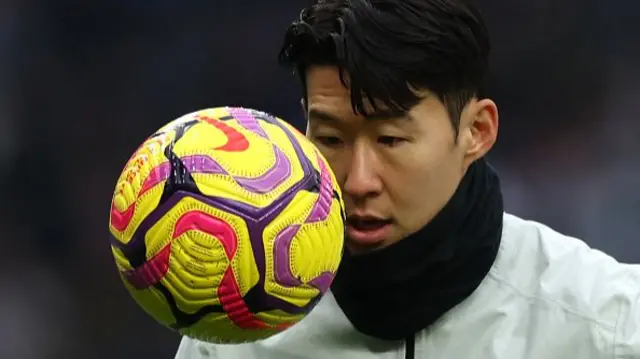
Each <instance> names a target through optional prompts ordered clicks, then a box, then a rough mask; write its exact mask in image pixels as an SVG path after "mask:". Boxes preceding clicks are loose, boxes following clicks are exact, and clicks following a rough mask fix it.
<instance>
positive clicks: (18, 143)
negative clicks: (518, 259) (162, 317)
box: [0, 0, 640, 359]
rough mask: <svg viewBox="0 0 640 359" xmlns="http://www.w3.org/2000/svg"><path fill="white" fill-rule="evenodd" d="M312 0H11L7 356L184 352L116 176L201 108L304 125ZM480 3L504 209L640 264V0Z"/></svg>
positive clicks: (4, 20)
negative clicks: (113, 206) (305, 29)
mask: <svg viewBox="0 0 640 359" xmlns="http://www.w3.org/2000/svg"><path fill="white" fill-rule="evenodd" d="M222 4H224V7H223V5H222ZM306 4H307V2H306V1H304V2H303V1H299V2H297V1H291V0H289V1H281V0H274V1H257V0H254V1H249V0H238V1H233V2H229V1H208V2H189V1H175V0H174V1H171V0H154V1H137V0H111V1H97V0H96V1H71V0H58V1H55V2H53V1H40V0H0V185H1V187H0V188H1V192H0V244H1V247H0V248H1V250H2V252H3V253H5V255H4V257H3V259H2V261H0V318H1V319H0V358H2V359H14V358H16V359H18V358H19V359H50V358H51V359H59V358H60V359H62V358H64V359H75V358H92V359H103V358H104V359H113V358H118V359H140V358H158V359H162V358H173V355H174V353H175V350H176V346H177V343H178V340H179V338H178V336H177V335H175V334H174V333H172V332H170V331H169V330H167V329H164V328H162V327H160V326H159V325H158V324H156V323H155V322H153V320H151V319H150V318H149V317H147V316H146V315H145V314H144V313H143V312H142V311H141V310H140V309H139V308H138V307H137V306H136V305H135V304H134V302H133V300H131V299H130V297H129V296H128V294H127V293H126V292H125V290H124V288H123V286H122V284H121V283H120V280H119V278H118V276H117V274H116V271H115V269H114V268H115V267H114V264H113V262H112V258H111V253H110V249H109V241H108V232H107V223H108V222H107V221H108V209H109V204H110V200H111V195H112V190H113V186H114V185H115V181H116V179H117V176H118V174H119V173H120V170H121V169H122V166H123V165H124V163H125V161H126V160H127V159H128V157H129V156H130V155H131V153H132V152H133V151H134V149H135V148H136V147H137V146H138V144H139V143H141V141H142V140H143V139H144V138H146V136H148V135H149V134H150V133H152V132H153V131H155V130H156V129H157V128H158V127H160V126H161V125H162V124H164V123H165V122H168V121H169V120H172V119H173V118H175V117H177V116H179V115H182V114H184V113H187V112H191V111H194V110H196V109H200V108H204V107H210V106H219V105H243V106H246V107H255V108H258V109H261V110H266V111H268V112H272V113H274V114H277V115H279V116H280V117H283V118H285V119H288V120H289V121H290V122H292V123H293V124H295V125H296V126H297V127H299V128H302V127H303V126H304V123H303V117H302V113H301V110H300V107H299V88H298V83H297V82H296V78H295V77H293V76H291V74H290V73H288V72H286V71H285V70H283V69H280V68H278V66H277V64H276V55H277V52H278V50H279V46H280V44H281V37H282V35H283V32H284V29H285V27H286V26H287V24H288V23H289V22H290V21H291V20H293V19H294V18H295V17H296V16H297V15H298V13H299V11H300V8H301V7H302V6H305V5H306ZM478 6H479V7H480V8H481V9H482V11H483V12H484V14H485V17H486V20H487V22H488V24H489V27H490V30H491V32H492V36H493V42H494V49H495V50H494V55H493V60H492V67H493V75H492V81H491V87H490V88H491V94H492V97H494V98H495V100H496V101H497V103H498V105H499V107H500V110H501V127H500V131H501V134H500V140H499V143H498V145H497V148H496V149H495V150H494V151H493V152H492V154H491V157H490V158H491V160H492V163H493V164H494V165H495V166H496V167H497V169H498V170H499V172H500V173H501V174H502V179H503V184H504V192H505V196H506V203H507V210H509V211H510V212H513V213H515V214H518V215H521V216H524V217H527V218H531V219H535V220H539V221H543V222H545V223H547V224H549V225H550V226H552V227H555V228H556V229H558V230H560V231H562V232H565V233H567V234H570V235H573V236H577V237H580V238H584V239H585V240H586V241H587V242H589V243H590V244H591V245H592V246H594V247H597V248H599V249H602V250H604V251H606V252H608V253H610V254H612V255H613V256H615V257H616V258H618V259H619V260H621V261H627V262H640V241H639V239H638V232H639V230H640V224H639V222H637V220H638V219H639V218H640V190H638V184H639V183H640V158H638V154H639V153H640V141H639V139H640V121H639V116H640V101H637V96H638V94H640V39H639V37H640V25H639V24H640V15H639V14H640V2H637V1H622V0H608V1H604V0H553V1H552V0H536V1H524V0H515V1H488V0H483V1H478Z"/></svg>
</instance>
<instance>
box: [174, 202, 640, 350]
mask: <svg viewBox="0 0 640 359" xmlns="http://www.w3.org/2000/svg"><path fill="white" fill-rule="evenodd" d="M371 315H375V313H371ZM409 351H410V352H409V353H407V350H406V345H405V343H404V342H386V341H381V340H378V339H374V338H371V337H367V336H365V335H364V334H361V333H359V332H357V331H356V330H355V329H354V328H353V326H352V325H351V324H350V323H349V321H348V320H347V318H346V317H345V316H344V314H343V313H342V311H341V310H340V308H339V307H338V305H337V304H336V302H335V300H334V298H333V296H332V295H331V294H327V295H326V296H325V297H324V298H323V299H322V300H321V301H320V303H319V304H318V306H317V307H316V308H315V309H314V310H313V311H312V312H311V313H310V314H309V315H308V316H307V317H306V318H305V319H303V320H302V321H301V322H300V323H298V324H297V325H295V326H294V327H292V328H290V329H288V330H286V331H285V332H283V333H280V334H278V335H276V336H274V337H271V338H269V339H267V340H264V341H260V342H256V343H248V344H241V345H212V344H207V343H203V342H199V341H196V340H193V339H190V338H186V337H185V338H183V340H182V343H181V344H180V347H179V349H178V353H177V355H176V359H205V358H217V359H316V358H317V359H403V358H415V359H605V358H606V359H623V358H624V359H631V358H640V266H639V265H628V264H621V263H618V262H617V261H616V260H614V259H613V258H611V257H609V256H608V255H606V254H604V253H602V252H600V251H598V250H594V249H591V248H589V247H588V246H587V245H586V244H585V243H583V242H582V241H580V240H578V239H575V238H572V237H567V236H564V235H562V234H559V233H557V232H555V231H553V230H552V229H550V228H548V227H546V226H544V225H542V224H539V223H536V222H532V221H525V220H522V219H520V218H517V217H515V216H512V215H509V214H505V215H504V226H503V234H502V244H501V248H500V251H499V253H498V257H497V259H496V261H495V263H494V265H493V267H492V269H491V271H490V272H489V274H488V276H487V277H486V278H485V280H484V281H483V282H482V284H481V285H480V287H478V289H477V290H476V291H475V292H474V294H473V295H471V296H470V297H469V298H467V299H466V300H465V301H464V302H462V303H461V304H460V305H458V306H457V307H455V308H453V309H452V310H450V311H449V312H448V313H447V314H445V315H444V316H443V317H442V318H441V319H440V320H439V321H437V322H436V323H435V324H434V325H432V326H430V327H429V328H427V329H425V330H423V331H422V332H420V333H418V334H417V336H416V340H415V350H409ZM411 352H413V353H411ZM412 354H413V356H412Z"/></svg>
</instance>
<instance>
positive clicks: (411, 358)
mask: <svg viewBox="0 0 640 359" xmlns="http://www.w3.org/2000/svg"><path fill="white" fill-rule="evenodd" d="M404 344H405V345H404V358H405V359H415V358H416V337H415V335H411V336H409V337H407V339H405V341H404Z"/></svg>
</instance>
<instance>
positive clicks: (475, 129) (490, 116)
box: [465, 99, 499, 165]
mask: <svg viewBox="0 0 640 359" xmlns="http://www.w3.org/2000/svg"><path fill="white" fill-rule="evenodd" d="M467 110H468V112H467V114H466V115H467V116H469V117H468V119H467V121H465V122H466V127H467V130H468V132H467V133H468V134H469V136H468V138H467V139H468V141H466V146H465V147H466V149H465V165H470V164H471V163H472V162H474V161H475V160H477V159H479V158H481V157H483V156H484V155H486V154H487V152H489V150H491V148H492V147H493V145H494V144H495V143H496V139H497V138H498V124H499V119H498V106H496V104H495V102H493V101H492V100H490V99H482V100H478V101H476V102H474V103H472V104H471V105H470V106H469V108H468V109H467Z"/></svg>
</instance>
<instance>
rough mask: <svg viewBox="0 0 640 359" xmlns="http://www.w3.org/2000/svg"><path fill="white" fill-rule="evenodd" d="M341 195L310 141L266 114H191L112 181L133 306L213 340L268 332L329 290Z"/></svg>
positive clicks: (112, 225)
mask: <svg viewBox="0 0 640 359" xmlns="http://www.w3.org/2000/svg"><path fill="white" fill-rule="evenodd" d="M344 221H345V215H344V204H343V202H342V199H341V192H340V189H339V187H338V185H337V183H336V179H335V177H334V175H333V173H332V172H331V170H330V168H329V166H328V164H327V162H326V160H325V159H324V158H323V157H322V155H321V154H320V153H319V151H318V150H317V149H316V148H315V146H314V145H313V144H312V143H311V142H309V141H308V140H307V139H306V138H305V137H304V136H303V135H302V134H301V133H299V132H298V131H297V130H296V129H294V128H293V127H292V126H290V125H289V124H287V123H286V122H284V121H282V120H280V119H278V118H276V117H274V116H271V115H269V114H266V113H264V112H260V111H256V110H251V109H243V108H232V107H221V108H213V109H206V110H202V111H198V112H194V113H191V114H188V115H185V116H183V117H180V118H178V119H177V120H175V121H173V122H171V123H169V124H168V125H166V126H164V127H163V128H161V129H160V130H159V131H158V132H156V133H154V134H153V135H152V136H151V137H149V138H148V139H147V140H146V141H145V142H144V143H143V144H142V145H141V146H140V148H138V150H137V151H136V152H135V153H134V155H133V156H132V157H131V159H130V160H129V161H128V162H127V164H126V165H125V167H124V170H123V171H122V174H121V175H120V177H119V179H118V182H117V184H116V188H115V192H114V195H113V199H112V203H111V212H110V221H109V230H110V232H111V234H112V241H111V249H112V252H113V256H114V258H115V262H116V266H117V269H118V272H119V274H120V276H121V278H122V280H123V282H124V285H125V286H126V288H127V289H128V290H129V292H130V293H131V295H132V296H133V298H134V299H135V300H136V301H137V303H138V304H139V305H140V306H141V307H142V308H143V309H144V310H145V311H146V312H147V313H148V314H150V315H151V316H152V317H153V318H155V319H156V320H157V321H159V322H160V323H162V324H164V325H165V326H167V327H170V328H172V329H175V330H177V331H179V332H180V333H181V334H183V335H186V336H189V337H192V338H195V339H199V340H203V341H207V342H214V343H240V342H247V341H254V340H259V339H264V338H267V337H269V336H271V335H273V334H276V333H278V332H280V331H283V330H285V329H286V328H288V327H290V326H291V325H293V324H295V323H297V322H298V321H300V320H301V319H302V318H303V317H304V316H305V315H306V314H307V313H309V311H310V310H311V309H313V307H314V306H315V305H316V303H317V302H318V300H319V299H320V297H321V296H322V295H323V294H324V293H325V292H326V291H327V290H328V289H329V286H330V285H331V283H332V281H333V278H334V275H335V273H336V271H337V269H338V265H339V263H340V259H341V256H342V250H343V242H344Z"/></svg>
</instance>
